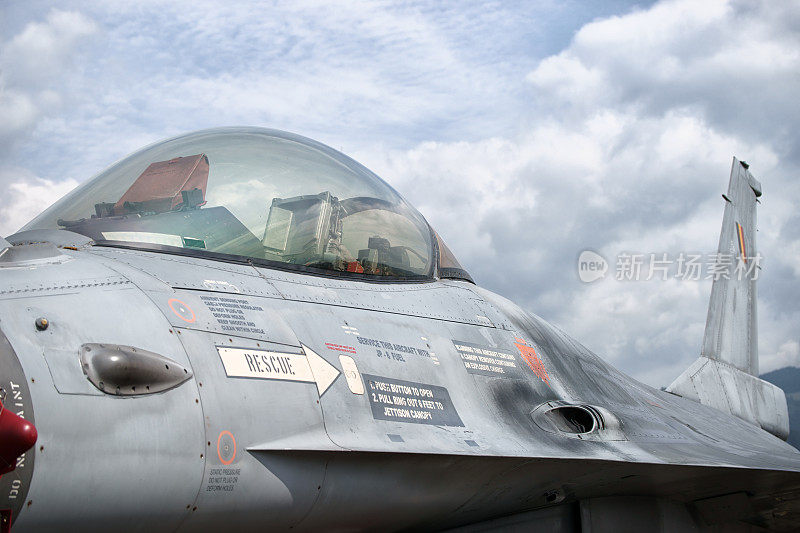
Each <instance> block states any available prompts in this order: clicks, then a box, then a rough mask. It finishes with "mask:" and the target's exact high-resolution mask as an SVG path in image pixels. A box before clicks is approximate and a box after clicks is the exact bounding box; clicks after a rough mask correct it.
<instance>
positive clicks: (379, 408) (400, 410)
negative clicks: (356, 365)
mask: <svg viewBox="0 0 800 533" xmlns="http://www.w3.org/2000/svg"><path fill="white" fill-rule="evenodd" d="M362 376H363V377H364V383H365V384H366V388H367V397H368V398H369V404H370V406H371V407H372V416H373V417H374V418H375V419H377V420H392V421H395V422H410V423H413V424H430V425H434V426H463V425H464V423H463V422H461V417H459V416H458V413H457V412H456V408H455V407H454V406H453V403H452V402H451V401H450V394H449V393H448V392H447V389H445V388H444V387H438V386H436V385H425V384H424V383H415V382H413V381H401V380H399V379H390V378H384V377H380V376H371V375H368V374H362Z"/></svg>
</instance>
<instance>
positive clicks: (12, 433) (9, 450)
mask: <svg viewBox="0 0 800 533" xmlns="http://www.w3.org/2000/svg"><path fill="white" fill-rule="evenodd" d="M37 437H38V433H37V431H36V426H34V425H33V424H32V423H30V422H29V421H27V420H25V419H24V418H22V417H20V416H17V415H16V414H14V413H12V412H11V411H10V410H8V409H5V408H4V407H3V404H2V403H0V476H2V475H3V474H6V473H8V472H11V471H12V470H14V468H16V466H17V458H18V457H19V456H20V455H22V454H23V453H25V452H26V451H28V450H30V449H31V448H32V447H33V445H34V444H36V438H37Z"/></svg>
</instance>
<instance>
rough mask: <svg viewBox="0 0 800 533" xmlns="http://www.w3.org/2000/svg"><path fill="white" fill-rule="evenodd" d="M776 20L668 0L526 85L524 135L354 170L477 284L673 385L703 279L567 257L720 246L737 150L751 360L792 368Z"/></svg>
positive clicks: (696, 330)
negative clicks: (662, 276) (757, 199)
mask: <svg viewBox="0 0 800 533" xmlns="http://www.w3.org/2000/svg"><path fill="white" fill-rule="evenodd" d="M770 6H772V7H774V4H771V5H770ZM770 9H771V8H768V7H767V6H765V5H761V4H760V5H756V6H754V7H752V8H751V7H748V6H742V5H740V4H737V3H731V2H708V3H697V2H685V1H670V2H661V3H659V4H657V5H655V6H654V7H652V8H651V9H649V10H646V11H637V12H634V13H632V14H629V15H624V16H619V17H611V18H609V19H604V20H598V21H596V22H592V23H590V24H587V25H586V26H584V27H583V28H582V29H581V30H580V31H579V32H578V33H577V35H576V36H575V38H574V40H573V42H572V43H571V45H570V46H569V47H567V48H566V49H565V50H563V51H562V52H560V53H559V54H557V55H555V56H552V57H549V58H546V59H544V60H543V61H541V62H540V64H539V65H538V66H537V67H536V68H535V69H534V70H533V71H532V72H531V73H530V74H528V76H527V78H526V79H527V81H528V82H529V83H531V86H532V87H533V88H534V91H533V93H532V95H531V101H532V103H533V105H534V106H535V109H536V110H537V111H539V113H540V114H539V115H538V116H537V120H535V121H531V127H529V128H528V129H527V131H524V132H523V133H521V134H519V135H516V136H513V137H509V138H505V139H498V138H494V139H488V140H485V141H477V142H469V143H464V142H461V143H426V144H423V145H420V146H419V147H417V148H415V149H413V150H408V151H401V150H395V151H383V152H380V151H376V152H373V153H364V154H362V159H363V160H364V161H366V162H368V165H371V166H372V167H374V168H375V169H376V170H378V171H379V172H378V173H379V174H382V175H384V176H386V177H387V178H388V179H389V181H390V182H392V183H394V184H396V185H397V186H398V188H399V189H400V190H401V192H403V193H404V194H406V195H407V196H408V197H409V198H410V199H411V200H412V203H416V204H417V205H418V206H419V207H420V208H421V210H422V211H423V213H424V214H425V215H426V216H427V217H428V218H429V220H430V221H431V222H432V223H433V224H434V226H435V227H438V228H440V231H441V233H442V235H443V237H444V238H445V240H446V241H448V244H449V246H450V247H451V248H452V249H453V251H454V252H455V253H456V254H457V256H459V259H460V260H461V261H462V263H464V264H465V266H466V267H467V268H468V269H470V270H471V272H472V274H473V275H474V276H475V277H476V279H477V280H478V281H479V282H481V283H483V284H485V285H487V286H489V287H490V288H492V289H494V290H497V291H498V292H500V293H502V294H504V295H506V296H510V297H512V298H513V299H515V300H516V301H517V302H518V303H521V304H522V305H523V306H525V307H527V308H528V309H531V310H533V311H534V312H536V313H537V314H540V315H542V316H544V317H545V318H547V319H551V320H553V321H554V322H555V323H557V324H559V325H560V326H562V327H563V329H564V330H566V331H567V332H569V333H570V334H572V335H574V336H575V337H576V338H577V339H578V340H580V341H581V342H583V343H584V344H586V345H587V346H589V347H590V348H592V349H594V350H596V351H597V352H598V353H600V354H601V355H603V356H605V357H607V358H608V359H609V360H611V361H612V362H613V363H615V364H616V365H618V366H619V367H621V368H622V369H624V370H626V371H628V372H630V373H632V374H634V375H635V376H636V377H638V378H640V379H643V380H645V381H646V382H648V383H651V384H653V385H666V384H668V383H669V382H670V381H671V380H672V379H673V378H674V377H676V376H677V375H678V374H679V373H680V372H681V371H682V370H683V368H685V367H686V366H688V364H689V363H690V362H691V361H693V360H694V359H695V358H696V357H697V356H698V355H699V351H700V344H701V341H702V336H703V329H704V326H705V317H706V309H707V305H708V297H709V291H710V282H708V281H706V282H689V281H685V282H676V281H672V282H661V281H656V282H627V283H625V282H619V281H615V280H605V281H602V282H597V283H595V284H592V285H582V284H581V283H580V282H579V281H578V278H577V272H576V271H575V262H576V259H577V256H578V254H579V253H580V251H582V250H584V249H586V248H591V249H596V250H600V251H601V252H603V253H604V254H605V255H606V257H607V258H612V259H613V257H614V256H615V255H616V254H618V253H620V252H623V251H635V252H641V253H649V252H668V253H670V254H671V256H672V257H675V255H676V254H677V253H678V252H681V251H686V252H703V253H710V252H713V251H715V250H716V246H717V240H718V237H719V228H720V225H721V220H722V210H723V204H722V200H721V199H720V196H719V195H720V193H721V192H724V190H725V187H726V185H727V181H726V180H727V177H728V170H729V168H730V161H731V156H732V155H734V154H736V155H738V156H739V157H746V158H747V160H748V161H749V162H750V163H751V165H752V170H753V171H754V172H755V173H756V175H757V176H759V177H761V178H762V181H763V182H764V188H765V196H764V198H763V202H764V205H763V206H762V212H766V213H768V214H767V215H766V216H763V217H762V218H761V225H760V226H761V233H760V234H759V239H760V247H761V250H762V252H763V253H764V254H765V255H766V256H767V258H768V259H767V267H765V271H764V274H763V275H762V279H761V282H760V283H761V285H762V287H763V286H764V285H766V287H767V291H762V292H761V294H760V296H761V298H762V300H764V301H762V304H761V315H760V317H759V318H760V321H761V324H762V328H761V336H760V343H761V351H762V352H763V353H765V354H767V355H765V356H764V358H763V359H764V361H765V362H764V364H762V367H766V368H767V369H770V368H769V367H774V366H776V365H777V366H782V364H787V363H792V361H794V359H793V358H792V355H791V354H792V353H793V352H791V350H790V349H789V348H790V347H791V346H792V345H791V344H789V345H787V344H785V339H786V338H787V337H789V338H791V337H792V336H793V335H794V336H796V332H797V330H798V324H799V323H800V310H798V309H797V307H796V302H795V305H794V306H791V307H788V308H787V307H785V305H778V304H777V303H776V302H772V301H771V300H770V296H769V294H770V293H771V292H774V291H772V290H771V288H770V287H771V284H774V283H776V282H779V281H782V280H785V279H786V275H787V273H786V272H785V271H783V270H781V269H780V268H778V266H775V268H770V264H771V263H772V264H773V265H775V263H777V264H778V265H784V264H788V263H787V261H788V258H789V257H790V256H793V257H794V258H795V261H793V262H792V263H791V266H792V268H793V269H794V272H796V269H797V264H799V263H798V261H797V260H796V259H797V258H796V250H797V249H800V248H798V246H800V239H798V240H797V241H795V244H792V245H790V246H786V244H787V243H786V241H785V240H783V239H779V238H778V232H779V230H780V228H781V227H783V225H784V224H785V223H786V220H787V218H788V217H789V216H791V215H792V214H793V213H794V211H795V208H794V207H793V206H794V205H795V202H796V198H797V197H798V193H800V190H799V189H798V187H797V185H796V184H795V183H794V181H793V180H792V179H791V178H790V176H791V175H792V174H793V173H794V172H795V171H796V169H797V166H796V165H795V164H794V161H795V159H798V162H800V158H795V154H794V151H793V148H792V147H787V145H786V144H785V143H783V142H782V141H781V139H780V136H779V135H776V134H774V131H770V132H767V131H766V129H765V128H764V127H763V124H764V123H770V122H773V123H779V122H781V121H789V122H790V123H792V124H795V126H800V115H795V114H794V111H788V112H787V110H789V108H791V109H793V110H794V109H797V107H796V106H795V105H794V102H795V94H796V91H794V89H793V88H796V87H798V78H797V76H796V74H795V73H796V72H797V71H800V62H799V61H798V57H800V56H799V55H798V54H797V50H798V48H797V47H796V46H794V44H793V43H794V41H795V40H796V36H793V35H791V34H790V33H789V32H786V31H775V30H774V28H773V27H772V26H770V25H771V24H772V25H773V26H774V19H775V18H776V17H777V15H776V14H775V13H774V12H773V13H772V14H771V15H770V16H767V14H766V13H765V11H768V10H770ZM786 9H787V11H788V12H787V13H786V17H791V16H794V15H793V14H792V12H793V11H794V10H795V8H794V7H787V8H786ZM772 11H776V10H774V9H772ZM741 28H747V32H744V34H745V35H744V36H742V34H743V32H742V31H740V30H741ZM732 36H736V38H733V37H732ZM790 75H791V77H792V79H791V80H789V79H788V77H789V76H790ZM767 99H769V100H770V101H769V102H767V101H766V100H767ZM738 104H742V105H744V104H746V107H747V109H742V108H740V107H737V105H738ZM758 113H760V114H763V115H764V116H763V117H761V118H760V119H759V121H748V120H747V119H748V116H750V115H752V114H758ZM730 116H739V117H741V118H740V119H738V120H729V117H730ZM793 199H794V200H793ZM612 269H613V264H612ZM790 272H791V271H790ZM789 275H791V274H789ZM771 276H775V277H772V278H771ZM612 277H613V272H612ZM795 279H798V278H797V275H796V273H795ZM765 293H766V294H767V296H766V297H765ZM781 343H783V344H781ZM787 346H789V348H787Z"/></svg>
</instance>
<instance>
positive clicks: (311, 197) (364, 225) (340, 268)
mask: <svg viewBox="0 0 800 533" xmlns="http://www.w3.org/2000/svg"><path fill="white" fill-rule="evenodd" d="M44 228H62V229H67V230H69V231H73V232H76V233H81V234H83V235H86V236H88V237H90V238H91V239H93V240H94V241H95V242H96V243H98V244H111V245H123V246H129V247H134V248H144V249H155V250H164V251H172V252H179V253H189V254H191V255H198V256H209V257H216V258H228V259H233V260H250V261H253V262H254V263H258V264H266V265H274V266H283V267H287V268H296V269H298V270H304V271H311V272H317V271H321V273H322V272H328V273H333V272H336V273H342V275H347V273H349V274H352V275H354V276H356V277H375V276H379V277H382V278H402V279H414V278H431V277H433V275H434V269H435V261H436V258H437V256H438V254H437V251H438V250H439V249H440V248H441V249H442V250H445V249H446V247H445V246H444V244H443V243H441V244H440V242H441V241H440V240H439V238H438V236H436V235H435V234H434V233H433V232H432V231H431V230H430V228H429V226H428V224H427V223H426V222H425V219H424V218H423V217H422V216H421V215H420V214H419V213H418V212H417V211H416V210H415V209H414V208H413V207H411V206H410V205H408V204H407V203H406V202H405V201H404V200H403V199H402V198H401V197H400V195H399V194H397V192H395V191H394V190H393V189H392V188H391V187H390V186H388V185H387V184H386V183H384V182H383V181H382V180H381V179H380V178H379V177H378V176H376V175H375V174H373V173H372V172H370V171H369V170H367V169H366V168H364V167H363V166H362V165H360V164H358V163H357V162H355V161H353V160H352V159H350V158H349V157H347V156H345V155H343V154H341V153H339V152H337V151H335V150H333V149H331V148H329V147H327V146H324V145H322V144H320V143H317V142H315V141H312V140H310V139H306V138H304V137H300V136H297V135H292V134H289V133H285V132H280V131H276V130H267V129H261V128H222V129H214V130H205V131H200V132H196V133H190V134H187V135H183V136H180V137H175V138H173V139H168V140H166V141H162V142H159V143H156V144H153V145H150V146H148V147H146V148H143V149H142V150H140V151H138V152H136V153H134V154H132V155H130V156H128V157H126V158H125V159H123V160H121V161H119V162H118V163H116V164H114V165H112V166H111V167H110V168H108V169H106V170H105V171H103V172H101V173H100V174H98V175H97V176H95V177H94V178H93V179H91V180H89V181H88V182H87V183H85V184H83V185H82V186H80V187H78V188H77V189H76V190H74V191H73V192H71V193H70V194H68V195H67V196H65V197H64V198H62V199H61V200H59V201H58V202H57V203H56V204H54V205H53V206H52V207H50V208H49V209H47V210H46V211H45V212H44V213H42V214H41V215H39V216H38V217H36V218H35V219H34V220H33V221H31V222H30V223H28V225H26V226H25V227H24V228H23V229H24V230H29V229H44ZM447 253H448V254H449V251H448V252H447ZM223 256H224V257H223ZM449 256H452V254H449ZM452 261H453V262H455V264H456V265H457V261H455V258H454V257H452ZM458 269H460V266H459V267H458ZM458 269H457V270H458ZM464 274H466V273H464ZM456 277H459V276H456ZM461 277H464V276H461ZM466 278H468V275H467V276H466Z"/></svg>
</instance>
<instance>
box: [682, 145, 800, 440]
mask: <svg viewBox="0 0 800 533" xmlns="http://www.w3.org/2000/svg"><path fill="white" fill-rule="evenodd" d="M748 168H749V167H748V165H747V163H745V162H743V161H739V160H738V159H736V158H735V157H734V158H733V168H732V169H731V179H730V183H729V184H728V193H727V194H724V195H723V198H724V199H725V201H726V204H725V215H724V217H723V219H722V232H721V233H720V237H719V248H718V250H717V257H716V264H715V269H714V272H713V273H712V274H713V275H714V282H713V285H712V287H711V301H710V302H709V306H708V318H707V319H706V331H705V336H704V338H703V347H702V350H701V353H700V358H699V359H697V360H696V361H695V362H694V363H693V364H692V365H691V366H690V367H689V368H688V369H686V371H685V372H684V373H683V374H681V375H680V377H678V379H676V380H675V381H674V382H673V383H672V384H671V385H670V386H669V387H667V391H669V392H672V393H674V394H678V395H680V396H684V397H686V398H689V399H692V400H695V401H697V402H699V403H701V404H703V405H709V406H711V407H715V408H717V409H719V410H721V411H724V412H727V413H730V414H733V415H735V416H738V417H739V418H742V419H744V420H747V421H749V422H752V423H754V424H757V425H759V426H760V427H762V428H763V429H765V430H766V431H769V432H770V433H772V434H774V435H776V436H778V437H780V438H782V439H784V440H785V439H786V438H787V437H788V436H789V413H788V410H787V406H786V396H785V394H784V393H783V391H782V390H781V389H780V388H778V387H776V386H775V385H772V384H771V383H768V382H766V381H764V380H762V379H759V378H758V321H757V318H756V280H757V279H758V275H759V268H760V266H759V262H760V256H759V255H758V253H757V252H756V203H757V201H758V197H759V196H761V184H760V183H759V182H758V180H756V179H755V178H754V177H753V175H752V174H750V171H749V170H748Z"/></svg>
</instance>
